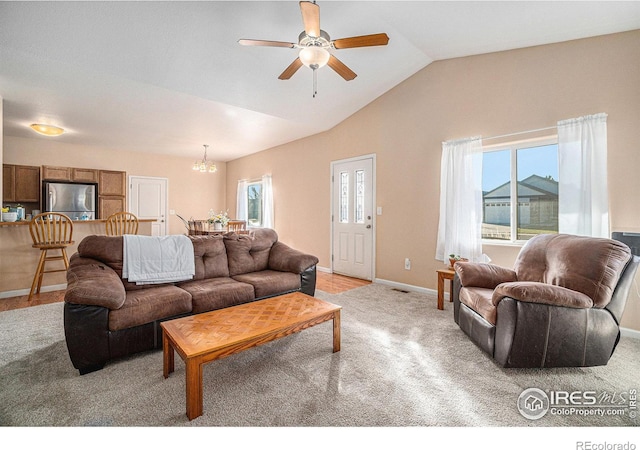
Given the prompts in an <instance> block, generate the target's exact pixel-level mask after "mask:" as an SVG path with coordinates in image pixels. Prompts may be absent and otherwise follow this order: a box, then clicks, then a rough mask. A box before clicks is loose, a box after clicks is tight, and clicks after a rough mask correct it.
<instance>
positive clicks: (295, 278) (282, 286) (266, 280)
mask: <svg viewBox="0 0 640 450" xmlns="http://www.w3.org/2000/svg"><path fill="white" fill-rule="evenodd" d="M233 279H234V280H237V281H241V282H243V283H248V284H251V285H253V288H254V290H255V294H256V298H262V297H270V296H272V295H276V294H282V293H285V292H291V291H297V290H299V289H300V275H298V274H297V273H291V272H279V271H277V270H262V271H260V272H251V273H244V274H241V275H236V276H234V277H233Z"/></svg>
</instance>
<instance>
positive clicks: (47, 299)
mask: <svg viewBox="0 0 640 450" xmlns="http://www.w3.org/2000/svg"><path fill="white" fill-rule="evenodd" d="M370 283H371V282H370V281H367V280H360V279H358V278H350V277H345V276H343V275H338V274H335V273H326V272H318V273H317V279H316V288H317V289H319V290H321V291H324V292H328V293H329V294H339V293H340V292H344V291H348V290H350V289H354V288H357V287H360V286H365V285H367V284H370ZM64 292H65V291H64V290H62V291H51V292H41V293H40V294H36V295H34V296H33V297H31V301H28V300H27V299H28V298H29V296H28V295H21V296H19V297H8V298H0V311H9V310H12V309H20V308H28V307H29V306H37V305H47V304H49V303H56V302H61V301H64Z"/></svg>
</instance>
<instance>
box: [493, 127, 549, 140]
mask: <svg viewBox="0 0 640 450" xmlns="http://www.w3.org/2000/svg"><path fill="white" fill-rule="evenodd" d="M556 129H558V127H557V126H553V127H545V128H538V129H536V130H528V131H518V132H516V133H509V134H501V135H500V136H491V137H488V138H482V142H484V141H489V140H491V139H500V138H506V137H511V136H519V135H521V134H529V133H537V132H538V131H547V130H556Z"/></svg>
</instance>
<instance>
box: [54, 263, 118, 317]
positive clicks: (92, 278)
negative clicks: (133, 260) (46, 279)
mask: <svg viewBox="0 0 640 450" xmlns="http://www.w3.org/2000/svg"><path fill="white" fill-rule="evenodd" d="M74 262H76V263H77V264H72V265H71V266H70V267H69V270H67V291H66V293H65V296H64V301H65V302H66V303H73V304H76V305H92V306H102V307H104V308H108V309H119V308H120V307H121V306H122V305H123V304H124V301H125V299H126V292H125V288H124V284H122V280H121V279H120V277H119V276H118V274H117V273H116V272H115V271H114V270H113V269H112V268H110V267H109V266H107V265H105V264H102V263H99V262H98V261H95V260H90V259H87V258H81V260H80V259H76V260H75V261H74Z"/></svg>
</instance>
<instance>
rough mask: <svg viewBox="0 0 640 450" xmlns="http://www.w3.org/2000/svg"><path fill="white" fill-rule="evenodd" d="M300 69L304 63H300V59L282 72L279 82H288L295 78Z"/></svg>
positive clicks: (295, 60)
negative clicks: (294, 75)
mask: <svg viewBox="0 0 640 450" xmlns="http://www.w3.org/2000/svg"><path fill="white" fill-rule="evenodd" d="M300 67H302V61H300V58H296V59H294V60H293V62H292V63H291V64H289V67H287V68H286V69H284V72H282V73H281V74H280V76H279V77H278V79H279V80H288V79H289V78H291V77H292V76H293V74H294V73H296V72H297V71H298V69H299V68H300Z"/></svg>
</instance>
